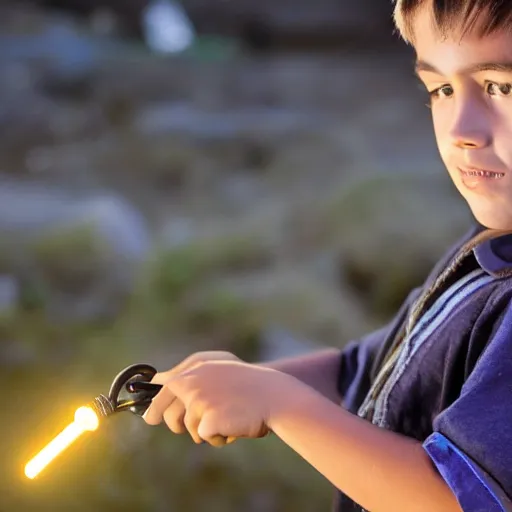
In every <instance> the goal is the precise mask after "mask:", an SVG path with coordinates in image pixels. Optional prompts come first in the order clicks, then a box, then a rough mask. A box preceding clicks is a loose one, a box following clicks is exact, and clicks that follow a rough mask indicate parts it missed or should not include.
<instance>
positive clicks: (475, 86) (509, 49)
mask: <svg viewBox="0 0 512 512" xmlns="http://www.w3.org/2000/svg"><path fill="white" fill-rule="evenodd" d="M481 22H484V21H481ZM414 34H415V37H414V40H415V42H414V47H415V50H416V56H417V69H416V71H417V73H418V75H419V77H420V79H421V81H422V82H423V83H424V84H425V86H426V88H427V89H428V91H429V92H431V93H432V94H431V106H432V118H433V121H434V130H435V134H436V139H437V145H438V148H439V152H440V154H441V158H442V159H443V162H444V164H445V165H446V167H447V169H448V172H449V173H450V176H451V178H452V180H453V182H454V183H455V186H456V187H457V189H458V190H459V192H460V193H461V194H462V196H463V197H464V198H465V199H466V201H467V202H468V204H469V206H470V208H471V210H472V212H473V214H474V216H475V217H476V219H477V220H478V221H479V222H480V223H481V224H483V225H484V226H487V227H489V228H495V229H512V85H510V84H512V32H505V31H502V32H497V33H495V34H492V35H489V36H485V37H478V36H477V35H475V34H474V33H472V32H468V33H466V34H465V35H464V37H463V38H462V39H461V36H460V34H457V33H453V34H452V35H451V36H450V37H448V38H445V39H443V38H442V37H441V36H440V34H439V33H438V32H437V30H436V28H435V27H434V25H433V24H432V22H431V15H430V12H429V11H428V10H427V9H425V8H423V9H422V10H421V11H419V12H418V13H417V15H416V17H415V20H414Z"/></svg>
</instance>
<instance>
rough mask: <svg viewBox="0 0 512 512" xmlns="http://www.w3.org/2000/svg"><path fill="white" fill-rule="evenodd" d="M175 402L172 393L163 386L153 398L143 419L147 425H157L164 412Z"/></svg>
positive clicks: (160, 421)
mask: <svg viewBox="0 0 512 512" xmlns="http://www.w3.org/2000/svg"><path fill="white" fill-rule="evenodd" d="M174 400H176V396H175V395H174V394H173V393H172V391H171V390H170V389H169V388H168V387H167V386H164V387H163V388H162V389H161V390H160V391H159V392H158V393H157V394H156V395H155V397H154V398H153V400H152V401H151V404H150V406H149V407H148V409H147V411H146V412H145V413H144V416H143V419H144V421H145V422H146V423H147V424H148V425H159V424H160V423H162V420H163V418H164V412H165V411H166V409H168V408H169V406H170V405H171V404H172V403H173V402H174Z"/></svg>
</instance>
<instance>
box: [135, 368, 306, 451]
mask: <svg viewBox="0 0 512 512" xmlns="http://www.w3.org/2000/svg"><path fill="white" fill-rule="evenodd" d="M159 375H165V376H166V377H167V378H166V379H165V380H164V379H160V383H161V384H164V387H163V388H162V390H161V391H160V392H159V393H158V394H157V395H156V396H155V398H154V399H153V401H152V403H151V406H150V407H149V409H148V410H147V412H146V414H145V415H144V420H145V421H146V422H147V423H148V424H149V425H158V424H159V423H161V422H162V420H164V421H165V422H166V423H167V425H168V426H169V428H171V430H173V431H174V429H173V428H172V427H173V426H174V425H173V421H174V416H175V411H174V408H175V406H174V405H173V404H174V403H175V402H176V401H178V400H179V401H180V402H181V403H182V404H183V405H184V407H185V415H184V419H183V423H184V425H185V427H186V428H187V430H188V431H189V433H190V435H191V436H192V438H193V439H194V441H195V442H196V443H201V442H202V441H207V442H208V443H210V444H212V445H215V446H218V444H219V442H218V438H219V436H221V437H223V438H227V439H228V440H229V441H232V440H233V439H235V438H237V437H246V438H247V437H249V438H258V437H263V436H265V435H266V434H268V432H269V429H268V427H267V422H268V419H269V417H270V415H271V413H272V411H273V410H274V409H275V408H278V407H280V405H281V404H285V403H286V401H287V399H289V397H290V396H293V395H290V393H293V392H294V386H296V385H299V384H300V383H299V381H297V380H296V379H295V378H293V377H290V376H289V375H286V374H284V373H281V372H278V371H276V370H271V369H268V368H263V367H261V366H255V365H250V364H247V363H243V362H241V361H208V362H204V363H198V364H195V365H193V366H192V367H190V368H188V369H186V370H184V371H180V372H176V371H174V370H172V371H171V372H166V373H165V374H159ZM169 419H170V420H171V421H169ZM169 423H171V425H169Z"/></svg>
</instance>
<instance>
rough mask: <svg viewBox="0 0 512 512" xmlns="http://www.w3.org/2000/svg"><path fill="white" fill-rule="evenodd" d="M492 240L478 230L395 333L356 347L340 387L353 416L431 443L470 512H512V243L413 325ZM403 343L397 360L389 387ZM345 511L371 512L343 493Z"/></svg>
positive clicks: (498, 236) (473, 266) (507, 240)
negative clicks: (418, 311)
mask: <svg viewBox="0 0 512 512" xmlns="http://www.w3.org/2000/svg"><path fill="white" fill-rule="evenodd" d="M488 233H491V232H490V231H488V230H484V229H483V228H482V227H481V226H476V227H475V228H474V229H472V230H471V232H469V233H468V234H467V235H466V236H465V237H464V238H463V239H462V240H461V241H460V242H459V243H457V244H456V245H455V246H454V247H453V248H452V249H451V250H450V251H448V253H447V254H446V255H445V256H444V257H443V258H442V259H441V260H440V261H439V263H438V264H437V265H436V267H435V268H434V270H433V271H432V273H431V274H430V276H429V277H428V278H427V280H426V282H425V284H424V286H422V287H420V288H418V289H415V290H413V291H412V292H411V294H410V295H409V297H408V298H407V300H406V301H405V303H404V304H403V306H402V308H401V309H400V311H399V312H398V314H397V315H396V316H395V318H394V319H393V320H392V321H391V322H390V323H389V324H388V325H387V326H385V327H383V328H382V329H380V330H379V331H377V332H374V333H372V334H370V335H368V336H366V337H365V338H363V339H362V340H358V341H354V342H351V343H349V344H348V345H347V346H346V347H345V349H344V350H343V351H342V353H341V361H340V371H339V381H338V390H339V393H340V396H342V397H343V405H344V407H345V408H346V409H348V410H349V411H351V412H353V413H354V414H359V415H361V416H363V417H364V416H365V414H367V413H368V411H369V410H370V411H371V415H370V416H371V419H370V421H372V422H373V423H375V424H376V425H379V426H380V427H382V428H386V429H389V430H392V431H394V432H397V433H400V434H403V435H406V436H408V437H411V438H414V439H417V440H418V441H420V442H422V443H423V447H424V449H425V451H426V452H427V453H428V455H429V456H430V458H431V460H432V463H433V464H434V465H435V467H436V468H437V469H438V471H439V473H440V475H441V476H442V477H443V478H444V479H445V481H446V482H447V484H448V485H449V486H450V488H451V489H452V491H453V492H454V494H455V495H456V497H457V499H458V500H459V503H460V505H461V507H462V509H463V510H464V512H484V511H485V512H494V511H496V512H498V511H500V512H503V511H510V512H512V502H511V500H510V498H511V497H512V426H509V421H510V418H512V302H511V300H512V234H508V233H507V234H505V233H498V232H492V233H493V236H494V238H490V239H489V238H487V239H484V240H483V241H480V242H479V243H477V244H475V246H474V248H472V250H471V251H470V252H469V253H468V254H467V256H466V257H464V258H463V259H462V260H460V262H459V264H458V266H457V267H456V268H454V269H453V271H450V272H448V273H447V275H448V277H447V279H446V280H445V281H444V282H443V283H442V285H441V286H438V287H437V288H436V292H435V293H434V294H432V296H430V297H429V299H428V301H427V303H426V304H423V306H424V307H423V310H422V311H421V314H420V315H419V316H418V317H417V318H416V319H415V321H414V322H411V316H414V315H413V313H415V311H416V309H417V305H418V302H419V299H420V298H421V297H422V296H423V293H424V292H425V291H426V290H429V289H430V290H431V289H432V285H433V284H434V282H436V279H437V278H438V276H439V275H440V274H441V273H443V271H444V270H445V269H446V268H448V267H450V268H451V262H452V261H453V258H454V257H455V256H456V255H457V254H459V253H460V248H461V247H462V246H463V245H464V244H465V243H466V242H468V241H469V240H472V239H474V238H473V237H475V235H478V236H481V235H484V236H485V235H486V234H488ZM400 333H403V341H402V343H401V345H400V350H399V351H396V354H397V359H396V361H395V363H394V365H393V367H392V368H393V369H392V371H390V372H389V374H387V375H386V377H385V378H384V379H382V378H381V377H382V374H383V372H382V369H383V367H385V362H386V361H387V360H388V353H389V351H390V347H391V346H393V344H394V342H395V340H396V339H397V336H398V335H399V334H400ZM379 380H380V381H382V382H383V384H382V386H381V387H380V391H379V392H378V393H376V396H375V398H374V399H373V400H369V396H371V395H372V389H373V388H375V386H376V385H377V384H378V382H379ZM372 386H373V387H372ZM336 510H338V511H339V512H342V511H343V512H355V511H358V512H360V511H361V510H363V509H362V508H361V507H360V506H358V505H357V504H356V503H355V502H354V501H352V500H351V499H350V498H349V497H348V496H346V495H344V494H343V493H341V492H339V493H337V500H336Z"/></svg>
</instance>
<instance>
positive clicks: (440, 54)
mask: <svg viewBox="0 0 512 512" xmlns="http://www.w3.org/2000/svg"><path fill="white" fill-rule="evenodd" d="M395 20H396V24H397V27H398V29H399V31H400V33H401V35H402V36H403V37H404V39H406V40H407V41H408V42H409V43H411V44H412V45H413V47H414V49H415V52H416V57H417V62H416V72H417V74H418V76H419V78H420V80H421V81H422V82H423V83H424V85H425V87H426V89H427V90H428V92H429V94H430V97H431V107H432V117H433V122H434V129H435V134H436V138H437V143H438V147H439V151H440V154H441V157H442V159H443V161H444V163H445V165H446V167H447V169H448V172H449V174H450V176H451V178H452V179H453V181H454V183H455V185H456V187H457V189H458V190H459V191H460V193H461V194H462V196H463V197H464V198H465V199H466V201H467V202H468V204H469V206H470V208H471V210H472V212H473V214H474V216H475V218H476V220H477V224H476V227H475V229H474V230H472V232H471V233H468V235H467V236H466V237H465V238H464V239H463V240H461V241H460V243H459V244H457V245H456V246H455V247H454V248H453V250H451V251H450V252H449V253H448V254H447V255H446V257H444V258H443V259H442V261H440V262H439V264H438V265H437V267H436V268H435V269H434V270H433V272H432V274H431V275H430V276H429V278H428V279H427V281H426V283H425V285H424V286H423V287H422V288H421V289H417V290H414V291H412V292H411V295H410V296H409V298H408V300H407V301H406V303H405V304H404V305H403V307H402V308H401V310H400V311H399V313H398V314H397V316H396V317H395V318H394V320H393V321H392V322H391V323H390V324H389V325H387V326H386V327H384V328H383V329H381V330H380V331H378V332H375V333H373V334H370V335H369V336H367V337H365V338H363V339H362V340H359V341H358V342H357V343H351V344H349V345H348V346H347V347H346V348H345V349H344V350H343V351H341V353H340V352H339V351H337V350H326V351H324V352H319V353H317V354H313V355H310V356H306V357H302V358H299V359H290V360H284V361H277V362H275V363H273V364H270V365H251V364H246V363H244V362H242V361H240V360H238V359H237V358H236V357H235V356H232V355H231V354H226V353H222V352H213V353H199V354H195V355H193V356H191V357H190V358H188V359H186V360H185V361H183V362H182V363H181V364H180V365H178V366H177V367H176V368H174V369H172V370H170V371H169V372H165V373H160V374H157V375H156V376H155V378H154V382H158V383H161V384H165V386H164V388H163V389H162V391H161V392H160V393H159V394H158V395H157V396H156V397H155V399H154V400H153V403H152V405H151V407H150V408H149V409H148V411H147V413H146V415H145V420H146V422H147V423H148V424H152V425H156V424H158V423H160V422H161V421H165V422H166V423H167V425H168V426H169V428H170V429H171V430H172V431H173V432H177V433H179V432H184V431H185V429H186V430H187V431H188V432H189V433H190V434H191V435H192V437H193V438H194V440H195V441H196V442H201V441H202V440H204V441H207V442H210V443H211V444H217V443H218V440H219V436H223V437H224V438H227V440H228V442H229V441H232V440H233V439H234V438H237V437H260V436H262V435H265V434H266V433H267V432H269V431H272V432H273V433H274V434H275V435H277V436H279V437H280V438H281V439H282V440H283V441H284V442H285V443H287V444H288V445H289V446H290V447H291V448H292V449H293V450H295V451H296V452H298V453H299V454H300V455H301V456H302V457H304V459H306V460H307V461H308V462H309V463H310V464H312V465H313V466H314V467H315V468H316V469H317V470H318V471H319V472H320V473H321V474H322V475H324V476H325V477H326V478H327V479H329V480H330V482H332V484H333V485H334V486H335V487H336V488H337V489H338V490H339V493H338V495H339V499H338V500H337V510H340V511H356V510H359V511H360V510H371V511H372V512H396V511H407V512H420V511H421V512H432V511H436V512H445V511H446V512H452V511H453V512H455V511H460V510H463V511H465V512H477V511H478V512H483V511H485V512H493V511H512V501H511V498H512V427H509V423H508V422H509V421H510V419H511V418H512V405H511V404H512V306H511V298H512V280H511V278H510V276H512V235H510V234H509V233H512V31H511V29H512V2H510V0H397V2H396V6H395ZM340 403H343V405H344V407H340V406H339V405H340Z"/></svg>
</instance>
